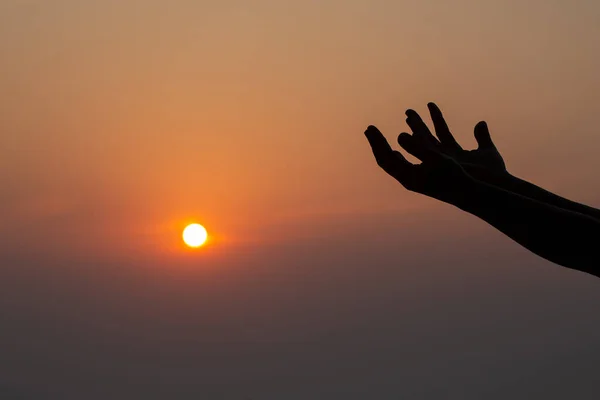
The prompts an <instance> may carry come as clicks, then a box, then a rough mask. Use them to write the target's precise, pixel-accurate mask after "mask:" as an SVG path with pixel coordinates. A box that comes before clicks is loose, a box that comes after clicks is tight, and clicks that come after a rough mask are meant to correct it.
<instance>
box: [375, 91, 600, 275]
mask: <svg viewBox="0 0 600 400" xmlns="http://www.w3.org/2000/svg"><path fill="white" fill-rule="evenodd" d="M427 106H428V108H429V112H430V113H431V119H432V121H433V125H434V127H435V133H436V136H437V137H436V136H434V135H433V134H432V133H431V131H430V130H429V128H428V127H427V125H426V124H425V123H424V122H423V120H422V119H421V117H420V116H419V114H417V112H415V111H414V110H408V111H406V116H407V119H406V122H407V124H408V126H409V127H410V129H411V130H412V135H411V134H408V133H401V134H400V136H399V137H398V143H399V144H400V146H401V147H402V148H403V149H404V150H406V152H408V153H410V154H412V155H413V156H415V157H416V158H418V159H419V160H421V164H417V165H415V164H412V163H410V162H409V161H407V160H406V159H405V158H404V156H402V154H401V153H400V152H398V151H395V150H392V148H391V147H390V145H389V144H388V142H387V140H386V139H385V137H384V136H383V135H382V134H381V132H380V131H379V130H378V129H377V128H376V127H374V126H372V125H371V126H369V127H368V128H367V130H366V131H365V135H366V137H367V139H368V140H369V143H370V144H371V148H372V150H373V154H374V155H375V159H376V160H377V164H378V165H379V166H380V167H381V168H382V169H383V170H384V171H385V172H387V173H388V174H389V175H391V176H392V177H394V178H396V179H397V180H398V181H399V182H400V183H401V184H402V185H403V186H404V187H405V188H406V189H408V190H410V191H413V192H417V193H421V194H424V195H426V196H429V197H433V198H435V199H438V200H441V201H443V202H445V203H448V204H452V205H454V206H456V207H458V208H460V209H462V210H464V211H466V212H468V213H470V214H473V215H475V216H477V217H479V218H481V219H483V220H484V221H486V222H487V223H489V224H490V225H492V226H494V227H495V228H496V229H498V230H499V231H501V232H503V233H504V234H506V235H507V236H509V237H510V238H511V239H513V240H514V241H516V242H517V243H519V244H521V245H522V246H524V247H525V248H527V249H529V250H530V251H532V252H533V253H535V254H537V255H539V256H541V257H543V258H545V259H547V260H549V261H552V262H555V263H556V264H559V265H562V266H564V267H568V268H572V269H576V270H579V271H583V272H587V273H590V274H592V275H595V276H598V277H600V252H599V251H598V249H597V248H596V246H597V245H598V243H599V240H600V210H597V209H595V208H592V207H588V206H586V205H583V204H579V203H576V202H573V201H570V200H567V199H565V198H563V197H560V196H558V195H555V194H553V193H550V192H548V191H546V190H544V189H542V188H540V187H537V186H535V185H533V184H531V183H529V182H526V181H524V180H521V179H519V178H516V177H514V176H512V175H511V174H510V173H508V171H507V170H506V166H505V164H504V160H503V159H502V156H501V155H500V153H499V152H498V150H497V149H496V146H495V145H494V143H493V142H492V139H491V136H490V133H489V130H488V127H487V124H486V123H485V122H484V121H481V122H479V123H478V124H477V125H476V126H475V139H476V140H477V143H478V148H477V149H476V150H463V148H462V147H461V146H460V145H459V144H458V143H457V142H456V140H455V139H454V137H453V136H452V133H450V130H449V129H448V125H447V124H446V121H445V120H444V117H443V115H442V112H441V111H440V109H439V108H438V107H437V106H436V105H435V104H433V103H429V104H428V105H427Z"/></svg>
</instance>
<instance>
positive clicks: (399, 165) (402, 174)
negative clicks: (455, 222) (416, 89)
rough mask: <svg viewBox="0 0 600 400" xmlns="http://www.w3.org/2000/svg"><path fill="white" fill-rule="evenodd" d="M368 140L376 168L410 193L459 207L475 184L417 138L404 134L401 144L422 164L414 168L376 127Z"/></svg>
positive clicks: (438, 152) (453, 161)
mask: <svg viewBox="0 0 600 400" xmlns="http://www.w3.org/2000/svg"><path fill="white" fill-rule="evenodd" d="M365 136H366V137H367V139H368V141H369V144H370V145H371V149H372V150H373V155H374V156H375V160H376V161H377V164H378V165H379V166H380V167H381V168H382V169H383V170H384V171H385V172H387V173H388V174H389V175H391V176H392V177H394V178H395V179H396V180H398V181H399V182H400V183H401V184H402V185H403V186H404V187H405V188H406V189H408V190H410V191H413V192H417V193H421V194H424V195H426V196H429V197H433V198H435V199H438V200H441V201H444V202H446V203H450V204H454V205H458V203H460V202H462V201H463V199H464V197H465V194H466V193H467V192H468V191H469V189H470V188H471V187H472V185H473V184H474V182H475V181H474V179H473V178H472V177H470V176H469V175H468V174H467V172H466V171H465V170H464V169H463V168H462V167H461V166H460V164H459V163H458V162H456V161H455V160H454V159H452V158H451V157H448V156H446V155H445V154H443V153H441V152H440V151H438V150H437V149H436V148H435V147H434V146H433V145H432V144H428V143H427V142H426V141H425V140H423V138H421V137H419V136H417V135H410V134H408V133H402V134H400V136H399V137H398V143H399V144H400V146H402V148H404V150H406V151H407V152H408V153H410V154H412V155H413V156H415V157H416V158H418V159H419V160H421V164H412V163H411V162H409V161H408V160H407V159H406V158H404V156H403V155H402V154H401V153H400V152H398V151H395V150H392V148H391V147H390V145H389V143H388V142H387V140H386V139H385V137H384V136H383V134H382V133H381V132H380V131H379V129H377V128H376V127H374V126H372V125H371V126H369V127H368V128H367V130H366V131H365Z"/></svg>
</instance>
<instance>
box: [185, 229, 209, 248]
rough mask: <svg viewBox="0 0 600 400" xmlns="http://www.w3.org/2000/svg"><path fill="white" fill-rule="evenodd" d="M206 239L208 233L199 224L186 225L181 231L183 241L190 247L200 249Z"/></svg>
mask: <svg viewBox="0 0 600 400" xmlns="http://www.w3.org/2000/svg"><path fill="white" fill-rule="evenodd" d="M207 239H208V232H207V231H206V229H205V228H204V227H203V226H202V225H199V224H191V225H188V226H187V227H186V228H185V229H184V230H183V241H184V242H185V244H187V245H188V246H190V247H200V246H202V245H203V244H204V243H206V240H207Z"/></svg>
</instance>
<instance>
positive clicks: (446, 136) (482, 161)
mask: <svg viewBox="0 0 600 400" xmlns="http://www.w3.org/2000/svg"><path fill="white" fill-rule="evenodd" d="M427 108H428V109H429V112H430V114H431V120H432V121H433V126H434V128H435V134H436V136H437V138H436V137H434V136H433V135H432V134H431V131H430V130H429V128H428V127H427V125H426V124H425V123H424V122H423V120H422V119H421V117H420V116H419V114H418V113H417V112H415V111H413V110H408V111H407V112H406V115H407V117H408V118H407V119H406V122H407V124H408V126H410V128H411V130H412V131H413V134H414V135H415V136H417V137H420V138H422V140H424V141H426V142H428V143H430V144H431V145H433V146H434V147H435V148H436V149H437V150H438V151H439V152H441V153H442V154H445V155H447V156H448V157H451V158H453V159H455V160H456V161H457V162H458V163H459V164H460V165H462V166H463V168H465V169H466V170H467V172H468V173H470V174H473V175H474V176H475V177H477V178H479V179H484V180H485V177H486V175H488V174H496V175H498V174H504V173H506V165H505V164H504V159H503V158H502V156H501V155H500V152H499V151H498V149H497V148H496V146H495V145H494V142H493V141H492V138H491V136H490V132H489V129H488V126H487V124H486V122H485V121H481V122H479V123H478V124H477V125H475V139H476V140H477V144H478V147H477V149H475V150H464V149H463V148H462V147H461V146H460V144H458V142H457V141H456V139H454V136H453V135H452V133H451V132H450V129H449V128H448V124H447V123H446V120H445V119H444V116H443V114H442V112H441V111H440V109H439V107H438V106H437V105H436V104H434V103H429V104H427Z"/></svg>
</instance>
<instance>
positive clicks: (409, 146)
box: [398, 132, 441, 162]
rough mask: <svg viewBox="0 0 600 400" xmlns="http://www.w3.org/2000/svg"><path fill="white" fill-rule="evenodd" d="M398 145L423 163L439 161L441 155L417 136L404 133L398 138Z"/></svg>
mask: <svg viewBox="0 0 600 400" xmlns="http://www.w3.org/2000/svg"><path fill="white" fill-rule="evenodd" d="M398 144H399V145H400V146H401V147H402V148H403V149H404V150H406V152H407V153H409V154H411V155H413V156H415V157H416V158H418V159H419V160H421V161H423V162H432V161H437V160H439V158H440V157H441V155H440V154H439V153H438V152H437V151H436V150H435V149H434V148H432V147H431V146H429V145H427V144H424V143H423V141H422V140H420V139H419V138H418V137H416V136H415V135H411V134H409V133H406V132H402V133H401V134H400V135H399V136H398Z"/></svg>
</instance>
